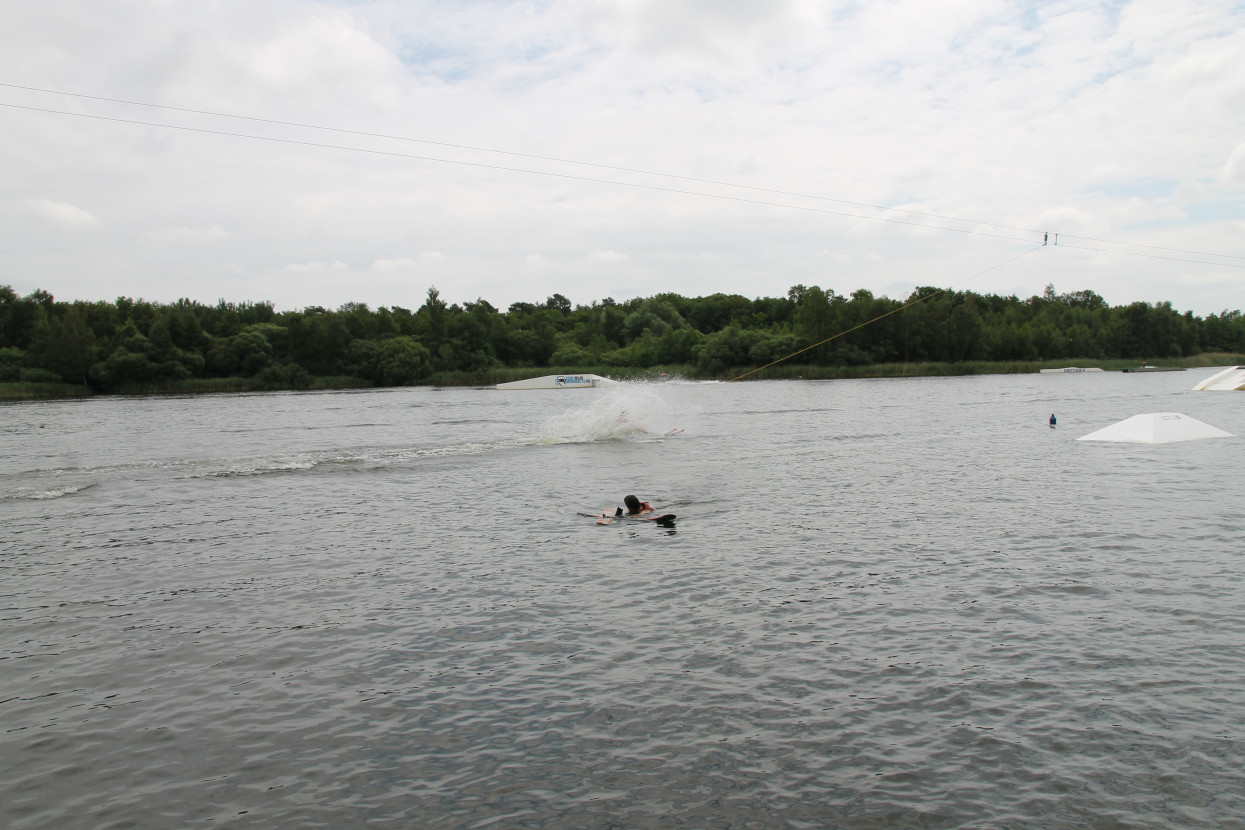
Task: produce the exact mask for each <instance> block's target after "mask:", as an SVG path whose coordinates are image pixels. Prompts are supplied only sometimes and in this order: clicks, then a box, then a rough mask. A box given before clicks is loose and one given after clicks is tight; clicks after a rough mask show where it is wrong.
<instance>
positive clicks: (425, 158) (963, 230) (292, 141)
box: [0, 102, 1245, 267]
mask: <svg viewBox="0 0 1245 830" xmlns="http://www.w3.org/2000/svg"><path fill="white" fill-rule="evenodd" d="M0 107H9V108H11V109H20V110H28V111H31V112H45V113H51V114H53V115H68V116H70V117H73V118H89V119H93V120H96V121H112V122H114V123H118V124H134V125H137V126H143V127H160V128H163V129H168V130H182V131H184V132H192V133H202V134H206V135H220V136H228V137H230V138H246V139H251V140H254V141H270V142H274V143H278V144H296V145H299V146H302V147H319V148H321V149H328V150H342V151H345V152H350V153H366V154H368V155H374V156H387V157H390V158H405V159H414V160H416V161H430V162H436V163H439V164H456V165H459V166H462V167H479V168H483V169H486V170H501V171H504V172H508V173H527V174H529V175H533V176H548V177H551V178H558V179H570V180H572V181H581V182H592V183H594V184H609V185H616V186H618V187H631V188H635V189H638V190H651V191H657V192H661V193H676V194H679V195H683V196H702V197H705V198H708V199H720V200H723V201H727V202H740V203H743V204H751V205H765V206H767V207H778V208H787V209H789V210H801V211H805V212H808V213H822V214H828V215H830V216H846V217H850V218H852V219H866V220H868V221H871V222H889V223H891V224H895V225H909V226H911V227H914V228H926V229H928V230H938V231H951V232H953V233H963V234H969V235H973V236H989V237H993V238H995V239H1010V240H1012V241H1016V242H1031V241H1032V240H1030V239H1024V238H1021V237H1017V236H1006V235H1004V234H998V233H987V232H986V231H975V230H970V229H966V228H948V227H944V226H942V225H927V224H924V223H921V222H912V221H908V220H905V219H890V218H887V217H885V216H866V215H865V214H861V213H850V212H848V211H843V210H829V209H827V208H818V207H809V206H806V205H789V204H784V203H782V202H768V201H765V200H764V199H748V198H745V197H743V196H727V195H725V194H721V193H705V192H703V191H699V190H683V189H681V188H677V187H663V186H661V185H655V184H639V183H636V182H624V181H619V180H617V179H599V178H595V177H593V176H576V175H574V174H571V173H554V172H551V171H548V170H531V169H528V168H524V167H508V166H506V165H501V164H486V163H484V162H478V161H461V160H458V159H446V158H437V157H435V156H421V155H416V154H414V153H397V152H394V151H391V150H371V149H368V148H365V147H347V146H344V145H341V144H325V143H323V142H318V141H304V140H301V139H294V138H275V137H273V136H264V135H252V134H249V133H235V132H229V131H227V130H210V129H207V128H205V127H186V126H181V125H178V124H160V123H157V122H153V121H138V120H135V119H131V118H115V117H112V116H107V115H89V114H87V113H80V112H66V111H64V110H54V109H47V108H45V107H30V106H24V105H21V104H7V103H3V102H0ZM956 221H963V220H956ZM1207 264H1214V263H1207ZM1241 267H1245V266H1241Z"/></svg>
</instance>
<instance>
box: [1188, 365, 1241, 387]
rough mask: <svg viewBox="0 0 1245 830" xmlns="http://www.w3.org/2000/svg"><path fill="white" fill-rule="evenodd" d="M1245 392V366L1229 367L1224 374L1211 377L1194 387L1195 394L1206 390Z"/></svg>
mask: <svg viewBox="0 0 1245 830" xmlns="http://www.w3.org/2000/svg"><path fill="white" fill-rule="evenodd" d="M1208 389H1209V390H1215V391H1220V390H1227V391H1245V366H1229V367H1228V368H1226V369H1224V370H1223V371H1222V372H1219V373H1217V374H1214V375H1211V376H1210V377H1208V378H1207V379H1206V380H1204V381H1202V382H1201V383H1199V384H1198V385H1197V386H1195V387H1193V391H1194V392H1202V391H1205V390H1208Z"/></svg>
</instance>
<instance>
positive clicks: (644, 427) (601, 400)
mask: <svg viewBox="0 0 1245 830" xmlns="http://www.w3.org/2000/svg"><path fill="white" fill-rule="evenodd" d="M661 386H662V385H661V384H660V383H648V382H643V381H628V382H625V383H622V384H620V385H618V386H610V387H608V388H605V389H600V390H598V391H596V392H594V393H592V395H591V397H590V398H588V399H578V400H583V403H582V405H579V406H572V407H571V408H569V409H568V410H567V411H566V412H562V413H560V414H558V415H554V416H552V417H551V418H549V419H548V420H546V421H545V424H544V427H543V430H542V433H541V435H540V437H538V438H537V439H536V440H535V441H534V442H533V443H535V444H564V443H587V442H592V441H633V440H645V439H651V438H659V437H661V436H662V435H663V434H664V433H666V432H667V431H669V429H670V426H669V425H668V424H666V420H667V419H668V417H669V406H668V405H667V403H666V400H665V397H664V396H663V394H662V390H661Z"/></svg>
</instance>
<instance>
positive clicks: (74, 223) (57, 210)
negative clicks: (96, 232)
mask: <svg viewBox="0 0 1245 830" xmlns="http://www.w3.org/2000/svg"><path fill="white" fill-rule="evenodd" d="M28 204H29V206H30V210H31V212H32V213H34V214H35V215H36V216H38V217H39V218H40V219H43V220H45V221H47V222H50V223H52V224H53V225H58V226H60V227H63V228H92V227H95V226H96V225H98V224H99V219H97V218H96V217H95V215H94V214H92V213H91V212H90V211H86V210H83V209H82V208H80V207H77V206H75V205H71V204H68V203H66V202H55V201H53V200H51V199H31V200H30V201H29V203H28Z"/></svg>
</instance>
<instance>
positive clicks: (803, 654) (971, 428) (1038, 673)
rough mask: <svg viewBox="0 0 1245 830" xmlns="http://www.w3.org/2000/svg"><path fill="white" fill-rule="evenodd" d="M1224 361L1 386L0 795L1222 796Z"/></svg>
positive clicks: (1241, 777) (363, 805)
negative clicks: (601, 517) (985, 372)
mask: <svg viewBox="0 0 1245 830" xmlns="http://www.w3.org/2000/svg"><path fill="white" fill-rule="evenodd" d="M1212 373H1213V370H1199V371H1196V372H1193V371H1190V372H1171V373H1162V374H1154V375H1136V374H1098V375H1090V374H1086V375H1061V376H1036V375H1029V376H1000V377H976V378H952V379H913V380H874V381H834V382H795V381H793V382H756V383H739V384H684V383H665V384H656V385H625V386H623V387H621V388H617V389H610V390H603V389H602V390H574V391H567V390H562V391H552V392H519V393H505V392H498V391H496V390H493V389H452V390H434V389H423V388H420V389H401V390H384V391H374V392H342V393H302V394H265V395H239V396H224V395H222V396H211V397H185V398H120V399H119V398H100V399H93V400H84V401H66V402H39V403H21V404H9V405H4V406H0V438H2V439H3V440H2V443H0V730H2V731H0V825H2V826H4V827H8V828H122V827H124V828H172V827H186V826H192V825H203V824H211V825H226V826H231V827H332V828H353V827H364V826H367V827H429V828H458V827H470V828H482V827H498V828H500V827H555V828H556V827H566V828H572V827H619V828H623V827H628V828H629V827H642V828H676V827H678V828H683V827H707V828H780V827H781V828H785V827H792V828H805V827H808V828H823V827H824V828H889V827H930V828H943V827H1018V828H1019V827H1052V828H1063V827H1094V828H1116V827H1137V828H1141V827H1236V828H1240V827H1245V819H1243V818H1242V817H1245V772H1243V770H1245V746H1243V745H1242V737H1243V736H1242V724H1243V723H1245V656H1243V652H1242V649H1243V647H1245V606H1243V604H1242V599H1243V598H1245V592H1243V590H1242V588H1243V584H1245V583H1243V581H1242V574H1243V573H1245V520H1243V516H1245V510H1243V507H1245V479H1243V477H1242V475H1241V470H1242V466H1243V465H1242V448H1243V447H1245V444H1243V443H1242V442H1243V441H1245V437H1241V436H1245V395H1243V394H1241V393H1232V392H1192V391H1189V389H1190V387H1191V386H1193V384H1194V383H1195V382H1197V381H1198V380H1200V379H1202V377H1204V376H1209V375H1210V374H1212ZM1052 412H1054V413H1056V415H1057V416H1058V418H1059V425H1058V427H1057V428H1056V429H1053V430H1052V429H1050V428H1048V426H1047V418H1048V416H1049V415H1050V414H1051V413H1052ZM1143 412H1182V413H1184V414H1186V415H1189V416H1192V417H1194V418H1197V419H1199V420H1202V421H1205V422H1207V423H1210V424H1213V425H1214V426H1217V427H1219V428H1221V429H1224V430H1227V431H1228V432H1230V433H1233V435H1235V436H1238V437H1233V438H1225V439H1217V440H1208V441H1196V442H1188V443H1180V444H1168V445H1159V446H1148V445H1136V444H1102V443H1089V442H1078V441H1076V440H1074V439H1075V438H1077V437H1078V436H1081V435H1085V434H1087V433H1089V432H1092V431H1094V430H1096V429H1098V428H1100V427H1103V426H1106V425H1108V424H1111V423H1114V422H1115V421H1118V420H1122V419H1124V418H1126V417H1129V416H1131V415H1135V414H1138V413H1143ZM679 428H681V429H683V430H684V431H683V432H682V433H680V434H677V435H671V436H666V435H665V434H664V433H666V432H667V431H669V430H672V429H679ZM641 430H643V431H641ZM628 493H635V494H637V495H639V496H640V497H641V498H643V499H646V500H648V501H650V502H653V503H654V504H656V505H658V506H660V507H663V508H665V509H666V510H668V511H670V512H674V513H676V514H677V515H678V519H677V521H676V522H675V524H674V526H673V527H660V526H657V525H654V524H651V523H642V522H634V521H632V522H620V523H615V524H613V525H610V526H598V525H597V524H596V523H595V522H594V521H593V520H592V519H591V518H586V517H584V516H581V515H579V514H580V513H594V512H598V511H600V510H601V509H602V508H610V507H613V506H615V505H617V504H620V503H621V500H622V497H623V496H624V495H626V494H628Z"/></svg>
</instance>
